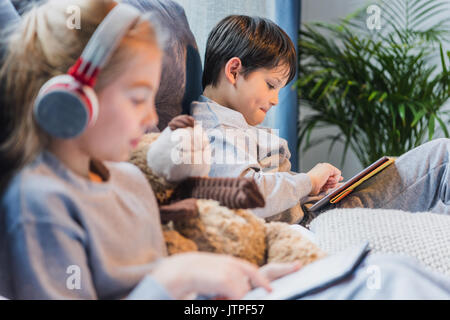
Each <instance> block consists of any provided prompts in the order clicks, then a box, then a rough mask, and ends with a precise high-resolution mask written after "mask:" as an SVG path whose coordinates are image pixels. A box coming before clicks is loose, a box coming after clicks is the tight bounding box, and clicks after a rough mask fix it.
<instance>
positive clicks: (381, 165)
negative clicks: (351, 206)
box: [308, 156, 395, 212]
mask: <svg viewBox="0 0 450 320" xmlns="http://www.w3.org/2000/svg"><path fill="white" fill-rule="evenodd" d="M394 162H395V159H394V158H389V157H386V156H385V157H382V158H381V159H378V160H377V161H375V162H374V163H372V164H371V165H370V166H368V167H367V168H365V169H364V170H363V171H361V172H360V173H358V174H357V175H355V176H354V177H353V178H351V179H350V180H348V181H347V182H346V183H344V184H343V185H342V186H340V187H339V188H337V189H335V190H333V191H332V192H331V193H329V194H328V195H326V196H325V197H323V198H322V199H320V200H319V201H317V202H316V203H315V204H314V205H313V206H312V207H311V208H309V209H308V210H309V211H312V212H314V211H317V210H319V209H320V208H322V207H323V206H325V205H327V204H329V203H338V202H339V201H341V200H342V199H343V198H345V197H346V196H347V195H348V194H350V193H351V192H352V191H353V190H354V189H355V188H356V187H357V186H359V185H360V184H361V183H363V182H364V181H366V180H368V179H370V178H371V177H373V176H374V175H376V174H377V173H378V172H380V171H382V170H383V169H385V168H386V167H388V166H389V165H391V164H392V163H394Z"/></svg>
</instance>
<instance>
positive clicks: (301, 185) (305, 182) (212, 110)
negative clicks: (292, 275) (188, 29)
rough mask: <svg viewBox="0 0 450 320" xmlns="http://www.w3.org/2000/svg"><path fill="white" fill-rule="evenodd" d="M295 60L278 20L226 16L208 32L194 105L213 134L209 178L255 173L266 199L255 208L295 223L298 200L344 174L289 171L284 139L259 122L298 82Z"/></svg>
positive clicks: (324, 169) (299, 215) (326, 169)
mask: <svg viewBox="0 0 450 320" xmlns="http://www.w3.org/2000/svg"><path fill="white" fill-rule="evenodd" d="M296 60H297V58H296V53H295V48H294V44H293V43H292V41H291V40H290V38H289V36H288V35H287V34H286V33H285V32H284V31H283V30H282V29H281V28H279V27H278V26H277V25H276V24H275V23H273V22H271V21H270V20H267V19H263V18H253V17H248V16H238V15H233V16H229V17H227V18H225V19H223V20H222V21H221V22H219V24H218V25H217V26H216V27H215V28H214V29H213V30H212V31H211V33H210V35H209V37H208V41H207V46H206V54H205V66H204V73H203V88H204V92H203V96H201V97H200V99H199V101H198V102H194V103H193V104H192V105H191V113H192V115H193V116H194V118H195V119H196V120H197V121H199V122H201V124H202V126H203V128H204V129H206V130H207V133H208V136H209V138H210V142H211V148H212V163H211V171H210V173H209V175H210V176H232V177H236V176H245V177H250V178H253V179H254V180H255V181H256V183H257V184H258V186H259V188H260V190H261V192H262V194H263V195H264V196H265V198H266V206H265V207H264V208H258V209H255V210H253V211H254V213H255V214H257V215H258V216H260V217H263V218H269V217H270V219H273V220H282V221H286V222H290V223H299V222H300V221H301V220H302V219H303V217H304V214H303V212H302V210H301V207H300V205H299V201H300V202H304V201H306V200H307V198H308V196H315V195H318V194H319V193H320V192H322V191H326V190H327V189H330V188H334V187H336V186H337V184H338V183H339V181H341V180H342V179H343V178H342V177H341V172H340V171H339V170H338V169H337V168H335V167H333V166H331V165H329V164H319V165H317V166H316V167H314V168H313V169H312V170H311V171H309V172H308V173H306V174H305V173H293V172H289V170H290V168H291V164H290V162H289V158H290V152H289V150H288V147H287V143H286V141H285V140H284V139H281V138H279V137H277V136H276V135H274V133H273V132H272V131H271V130H270V129H266V128H258V127H256V126H257V125H259V124H261V123H262V122H263V120H264V117H265V115H266V113H267V111H268V110H269V109H270V108H271V107H273V106H275V105H277V104H278V94H279V91H280V89H281V88H283V87H284V86H286V84H287V83H289V82H290V81H291V80H292V79H293V77H294V75H295V72H296V69H297V64H296ZM288 209H290V210H288Z"/></svg>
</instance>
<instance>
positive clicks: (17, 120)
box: [0, 0, 159, 188]
mask: <svg viewBox="0 0 450 320" xmlns="http://www.w3.org/2000/svg"><path fill="white" fill-rule="evenodd" d="M115 5H116V2H115V1H112V0H95V1H93V0H50V1H47V2H46V3H45V4H42V5H40V6H34V7H32V8H31V9H30V10H29V11H28V12H27V13H26V14H25V15H24V16H23V17H22V21H21V23H20V24H19V25H18V26H17V27H16V28H17V29H15V31H14V32H12V33H11V34H10V35H9V38H8V39H7V42H6V47H7V49H6V54H5V57H4V60H3V61H2V64H3V67H2V68H1V69H0V83H1V84H2V86H1V87H2V88H1V89H2V90H3V92H1V93H0V97H2V100H3V104H4V106H3V109H4V110H2V111H1V112H4V115H3V116H5V117H6V119H7V122H8V128H9V130H8V131H9V132H8V136H7V137H6V139H5V140H4V141H0V155H1V156H2V157H3V158H4V159H2V161H3V162H4V163H5V165H4V166H6V169H7V171H8V173H9V175H7V178H6V180H7V179H8V178H9V177H10V176H11V174H13V173H14V172H15V171H17V170H18V169H20V168H22V167H23V166H24V165H26V164H27V163H28V162H30V161H31V160H32V159H33V158H34V157H35V156H36V155H37V154H38V153H39V152H40V151H41V150H42V149H43V148H45V146H46V145H47V144H48V143H49V137H48V136H47V135H46V134H45V133H44V132H42V131H41V130H40V128H39V127H38V126H37V124H36V123H35V121H34V119H33V104H34V100H35V98H36V96H37V94H38V92H39V89H40V88H41V86H42V85H43V84H44V83H45V82H46V81H47V80H49V79H50V78H51V77H54V76H56V75H60V74H64V73H66V72H67V70H68V69H69V68H70V67H71V66H72V65H73V64H74V63H75V62H76V60H77V59H78V58H79V57H80V55H81V53H82V51H83V49H84V47H85V46H86V44H87V43H88V41H89V39H90V37H91V36H92V34H93V33H94V31H95V29H96V28H97V26H98V25H99V24H100V23H101V22H102V20H103V19H104V18H105V16H106V15H107V14H108V12H109V11H110V10H111V9H112V8H113V7H114V6H115ZM68 8H79V9H80V10H79V12H80V18H81V19H80V28H70V27H69V26H68V24H67V22H68V21H70V18H71V14H70V13H68V12H70V11H68ZM130 41H133V42H134V41H140V42H144V43H147V44H149V45H153V46H155V48H156V50H159V45H158V39H157V36H156V33H155V31H154V28H153V27H152V26H151V24H150V22H149V21H148V19H144V18H143V19H141V21H139V22H138V23H137V24H136V25H135V26H134V27H133V28H131V29H130V31H129V32H128V33H127V35H126V36H125V37H124V38H123V40H122V42H121V44H120V45H119V47H118V49H117V50H116V51H115V52H114V54H113V55H112V57H111V59H110V60H109V62H108V63H107V64H106V66H105V67H104V68H103V70H102V71H101V72H100V74H99V78H98V81H97V84H96V86H95V89H96V90H97V91H99V90H101V89H102V88H104V87H105V86H107V85H108V84H109V83H110V82H111V81H112V80H113V79H114V78H115V75H117V74H119V73H121V72H123V71H124V65H125V63H126V61H127V60H129V59H130V57H132V55H133V52H132V51H131V50H130V49H129V48H130V46H127V43H128V42H130ZM1 175H3V177H0V179H2V178H4V173H2V174H1ZM2 182H3V183H2ZM5 183H6V181H5V180H3V181H0V188H1V187H2V186H3V187H4V186H5Z"/></svg>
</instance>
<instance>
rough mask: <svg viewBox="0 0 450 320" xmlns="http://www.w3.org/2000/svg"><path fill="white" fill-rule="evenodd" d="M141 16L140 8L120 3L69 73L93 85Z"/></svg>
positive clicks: (82, 81)
mask: <svg viewBox="0 0 450 320" xmlns="http://www.w3.org/2000/svg"><path fill="white" fill-rule="evenodd" d="M140 16H141V14H140V12H139V10H138V9H136V8H134V7H132V6H130V5H125V4H121V3H118V4H117V5H116V6H115V7H114V8H113V9H112V10H111V11H110V12H109V13H108V15H107V16H106V17H105V19H104V20H103V21H102V23H101V24H100V25H99V26H98V27H97V29H96V30H95V32H94V34H93V35H92V37H91V38H90V39H89V42H88V44H87V45H86V47H85V48H84V50H83V53H82V54H81V57H80V58H79V59H78V60H77V62H76V63H75V65H73V66H72V67H71V68H70V69H69V71H68V74H69V75H71V76H72V77H74V78H75V79H77V80H78V81H79V82H80V83H82V84H84V85H88V86H90V87H93V86H94V84H95V81H96V79H97V75H98V73H99V71H100V70H101V69H102V68H103V66H104V65H105V63H106V62H107V61H108V59H109V58H110V57H111V55H112V53H113V52H114V51H115V50H116V49H117V47H118V45H119V44H120V41H121V40H122V38H123V37H124V36H125V34H126V33H127V32H128V30H129V29H130V28H131V27H132V26H133V25H134V24H136V22H137V21H138V20H139V17H140Z"/></svg>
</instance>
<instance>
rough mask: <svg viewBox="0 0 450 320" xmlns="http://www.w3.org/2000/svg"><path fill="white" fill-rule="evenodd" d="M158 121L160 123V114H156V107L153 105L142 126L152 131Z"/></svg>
mask: <svg viewBox="0 0 450 320" xmlns="http://www.w3.org/2000/svg"><path fill="white" fill-rule="evenodd" d="M158 121H159V118H158V113H157V112H156V108H155V105H154V104H152V106H151V107H150V108H149V111H148V112H147V114H146V116H145V118H144V119H143V120H142V126H143V127H145V128H147V129H151V128H153V127H156V125H157V124H158Z"/></svg>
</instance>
